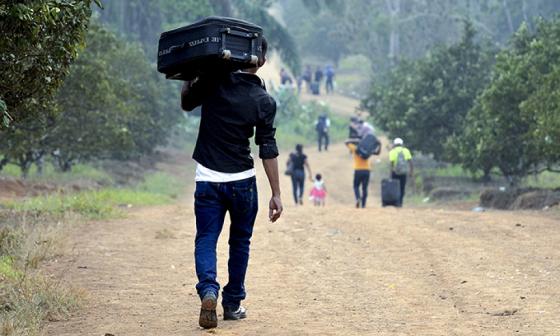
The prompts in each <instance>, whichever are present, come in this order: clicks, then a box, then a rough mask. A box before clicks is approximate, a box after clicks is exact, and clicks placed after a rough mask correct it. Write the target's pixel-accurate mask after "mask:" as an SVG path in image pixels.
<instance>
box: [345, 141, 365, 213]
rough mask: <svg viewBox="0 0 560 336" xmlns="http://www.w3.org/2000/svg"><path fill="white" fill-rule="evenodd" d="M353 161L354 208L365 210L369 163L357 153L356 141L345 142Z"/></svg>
mask: <svg viewBox="0 0 560 336" xmlns="http://www.w3.org/2000/svg"><path fill="white" fill-rule="evenodd" d="M345 144H346V146H347V147H348V149H350V152H351V153H352V157H353V159H354V182H353V188H354V196H355V197H356V208H360V207H361V208H365V207H366V203H367V198H368V188H369V181H370V175H371V163H370V160H369V159H364V158H362V157H361V156H360V155H359V154H358V153H357V150H358V141H354V140H347V141H346V142H345Z"/></svg>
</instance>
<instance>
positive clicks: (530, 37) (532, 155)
mask: <svg viewBox="0 0 560 336" xmlns="http://www.w3.org/2000/svg"><path fill="white" fill-rule="evenodd" d="M559 44H560V18H556V19H554V20H551V21H541V22H539V23H538V24H537V27H536V31H535V33H531V32H530V31H529V28H528V26H527V25H524V26H522V27H521V28H520V30H519V31H518V32H517V33H516V35H515V36H514V38H513V39H512V42H511V47H510V48H509V49H507V50H504V51H502V52H501V53H500V54H499V55H498V57H497V63H496V67H495V70H494V75H493V77H492V81H491V83H490V85H489V86H488V87H487V88H486V89H485V91H484V92H483V93H482V94H481V96H480V97H479V99H478V103H477V108H475V109H472V110H471V111H470V112H469V116H468V119H470V120H479V121H480V122H478V123H476V124H472V125H471V124H466V125H465V126H466V128H465V131H464V133H463V134H462V135H461V136H460V137H459V139H458V141H459V142H461V141H462V142H465V143H472V144H475V146H474V147H472V148H464V150H465V153H464V154H463V162H465V161H467V160H471V161H474V162H481V161H484V160H489V162H491V163H492V167H496V168H498V169H499V170H500V171H501V172H502V174H503V175H505V176H507V177H508V178H509V179H510V180H511V181H512V183H514V184H515V183H517V182H519V181H520V180H521V179H522V178H523V177H525V176H526V175H527V174H530V173H532V172H537V171H542V170H555V169H557V168H556V167H557V165H558V164H559V159H560V157H559V155H558V152H559V151H560V146H559V145H558V144H559V141H560V134H559V131H558V130H559V127H560V116H559V115H560V113H559V112H560V110H559V107H560V99H559V96H560V92H559V89H558V83H559V78H560V77H559V76H560V72H559V70H558V69H560V50H559V49H558V45H559ZM475 166H476V165H475Z"/></svg>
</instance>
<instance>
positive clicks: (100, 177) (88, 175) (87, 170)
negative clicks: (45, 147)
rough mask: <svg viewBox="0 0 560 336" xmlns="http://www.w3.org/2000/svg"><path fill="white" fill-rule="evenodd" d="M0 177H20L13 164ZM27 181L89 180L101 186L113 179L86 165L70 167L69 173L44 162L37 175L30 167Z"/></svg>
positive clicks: (58, 182) (101, 171) (35, 168)
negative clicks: (41, 170) (40, 171)
mask: <svg viewBox="0 0 560 336" xmlns="http://www.w3.org/2000/svg"><path fill="white" fill-rule="evenodd" d="M0 176H9V177H14V178H19V177H21V171H20V169H19V167H18V166H16V165H13V164H8V165H6V166H5V167H4V168H3V169H2V171H0ZM27 180H28V181H31V182H43V183H57V184H60V183H68V182H73V181H78V180H89V181H95V182H98V183H99V184H101V185H110V184H112V183H113V178H112V177H111V175H109V174H108V173H107V172H105V171H103V170H102V169H99V168H96V167H94V166H92V165H88V164H77V165H75V166H73V167H72V170H71V171H69V172H60V171H58V170H56V169H55V167H54V166H53V165H52V163H50V162H46V163H45V165H44V167H43V172H42V173H41V174H39V172H38V171H37V166H36V165H32V166H31V169H30V170H29V175H28V177H27Z"/></svg>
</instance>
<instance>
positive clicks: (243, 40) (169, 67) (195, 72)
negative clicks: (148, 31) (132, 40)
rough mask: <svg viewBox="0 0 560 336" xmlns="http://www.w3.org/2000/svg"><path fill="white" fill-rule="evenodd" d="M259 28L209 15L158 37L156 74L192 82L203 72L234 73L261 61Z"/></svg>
mask: <svg viewBox="0 0 560 336" xmlns="http://www.w3.org/2000/svg"><path fill="white" fill-rule="evenodd" d="M262 32H263V30H262V28H261V27H259V26H257V25H255V24H252V23H250V22H247V21H243V20H238V19H233V18H226V17H219V16H210V17H207V18H205V19H203V20H200V21H197V22H195V23H193V24H191V25H188V26H186V27H183V28H178V29H175V30H171V31H167V32H164V33H162V34H161V37H160V39H159V46H158V71H159V72H161V73H164V74H165V75H166V77H167V78H169V79H180V80H191V79H193V78H195V77H197V76H199V75H201V74H203V73H215V72H222V71H235V70H239V69H243V68H248V67H251V66H254V65H257V63H258V61H259V59H260V58H262V45H261V44H262Z"/></svg>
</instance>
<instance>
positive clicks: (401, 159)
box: [389, 138, 414, 207]
mask: <svg viewBox="0 0 560 336" xmlns="http://www.w3.org/2000/svg"><path fill="white" fill-rule="evenodd" d="M403 143H404V141H403V139H401V138H396V139H395V140H394V141H393V149H391V151H390V152H389V161H390V162H391V178H392V179H396V180H399V181H400V184H401V197H400V201H399V203H398V204H397V206H398V207H402V205H403V199H404V191H405V187H406V178H407V176H410V177H412V176H413V175H414V167H413V166H412V154H410V150H408V148H406V147H404V146H403Z"/></svg>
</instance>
